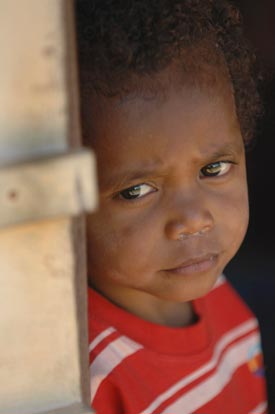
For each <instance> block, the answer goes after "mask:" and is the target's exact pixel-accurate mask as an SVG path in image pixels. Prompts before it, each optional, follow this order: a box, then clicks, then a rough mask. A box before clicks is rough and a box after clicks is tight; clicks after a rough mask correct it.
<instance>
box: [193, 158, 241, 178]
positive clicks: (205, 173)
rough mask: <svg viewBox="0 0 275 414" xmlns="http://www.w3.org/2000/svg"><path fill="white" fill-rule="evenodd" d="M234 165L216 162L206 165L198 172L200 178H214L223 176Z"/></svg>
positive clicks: (228, 162)
mask: <svg viewBox="0 0 275 414" xmlns="http://www.w3.org/2000/svg"><path fill="white" fill-rule="evenodd" d="M232 164H234V163H233V162H232V161H218V162H213V163H211V164H208V165H206V166H205V167H203V168H202V169H201V170H200V177H202V178H204V177H216V176H220V175H225V174H226V173H227V172H228V171H229V170H230V169H231V167H232Z"/></svg>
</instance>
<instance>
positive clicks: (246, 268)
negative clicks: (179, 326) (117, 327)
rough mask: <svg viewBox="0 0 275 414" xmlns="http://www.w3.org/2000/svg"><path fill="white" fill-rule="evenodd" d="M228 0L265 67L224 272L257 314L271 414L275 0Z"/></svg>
mask: <svg viewBox="0 0 275 414" xmlns="http://www.w3.org/2000/svg"><path fill="white" fill-rule="evenodd" d="M231 1H232V3H234V4H235V5H237V6H238V7H239V9H240V11H241V14H242V16H243V21H244V27H245V32H246V35H247V38H248V39H249V40H250V41H251V43H252V45H253V46H254V48H255V49H256V55H257V57H258V61H259V63H260V64H261V66H262V67H263V69H264V72H263V73H264V82H263V83H262V84H261V89H260V92H261V96H262V99H263V103H264V110H265V112H264V115H263V117H262V118H261V120H260V122H259V123H258V130H257V134H256V144H255V146H254V148H253V149H252V150H250V151H249V152H248V153H247V169H248V186H249V194H250V224H249V229H248V233H247V235H246V238H245V240H244V243H243V245H242V247H241V249H240V251H239V252H238V254H237V255H236V257H235V258H234V259H233V260H232V262H231V263H230V264H229V265H228V266H227V268H226V269H225V274H226V276H227V277H228V279H229V280H230V281H231V283H232V284H233V285H234V286H235V288H236V289H237V290H238V292H239V293H240V295H241V296H242V297H243V299H244V300H245V301H246V303H247V304H248V305H249V306H250V308H251V309H252V310H253V311H254V313H255V314H256V316H257V318H258V321H259V324H260V330H261V334H262V345H263V352H264V362H265V368H266V376H267V387H268V390H267V391H268V402H269V414H275V200H274V198H275V196H274V193H275V0H231ZM232 414H233V413H232ZM244 414H245V413H244Z"/></svg>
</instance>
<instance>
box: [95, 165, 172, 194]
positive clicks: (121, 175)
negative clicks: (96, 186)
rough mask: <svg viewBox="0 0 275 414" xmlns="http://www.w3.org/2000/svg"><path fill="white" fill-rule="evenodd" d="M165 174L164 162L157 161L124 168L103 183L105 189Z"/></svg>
mask: <svg viewBox="0 0 275 414" xmlns="http://www.w3.org/2000/svg"><path fill="white" fill-rule="evenodd" d="M164 175H165V170H164V168H163V163H161V162H156V163H153V164H150V165H145V166H138V167H137V168H135V167H132V168H131V169H129V170H123V171H121V172H118V173H117V174H116V173H114V174H112V176H111V177H108V179H107V180H106V181H105V182H103V183H102V187H103V189H104V190H105V189H109V188H114V187H123V185H128V184H129V185H131V182H134V181H138V180H141V181H142V180H145V179H148V178H149V177H157V176H158V177H160V176H164Z"/></svg>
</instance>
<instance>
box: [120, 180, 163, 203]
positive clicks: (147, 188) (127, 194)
mask: <svg viewBox="0 0 275 414" xmlns="http://www.w3.org/2000/svg"><path fill="white" fill-rule="evenodd" d="M155 191H156V189H155V188H154V187H152V186H151V185H149V184H138V185H134V186H133V187H129V188H126V189H125V190H123V191H120V193H119V198H123V199H124V200H134V199H136V198H142V197H145V196H146V195H147V194H150V193H153V192H155Z"/></svg>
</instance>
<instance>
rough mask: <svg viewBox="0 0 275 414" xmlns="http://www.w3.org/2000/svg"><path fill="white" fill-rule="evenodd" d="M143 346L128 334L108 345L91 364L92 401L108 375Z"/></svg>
mask: <svg viewBox="0 0 275 414" xmlns="http://www.w3.org/2000/svg"><path fill="white" fill-rule="evenodd" d="M141 348H143V347H142V345H140V344H138V343H137V342H134V341H132V340H131V339H129V338H127V337H126V336H120V337H119V338H117V339H115V340H114V341H112V342H111V343H110V344H109V345H108V346H106V348H105V349H104V350H103V351H102V352H101V353H100V354H99V355H98V356H97V357H96V358H95V360H94V361H93V362H92V364H91V365H90V373H91V400H92V401H93V399H94V396H95V394H96V392H97V390H98V387H99V386H100V384H101V382H102V381H103V380H104V379H105V378H106V377H107V375H109V374H110V372H111V371H113V369H114V368H115V367H116V366H117V365H119V364H120V363H121V362H122V361H123V360H124V359H125V358H127V357H128V356H130V355H132V354H134V353H135V352H137V351H138V350H139V349H141Z"/></svg>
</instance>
